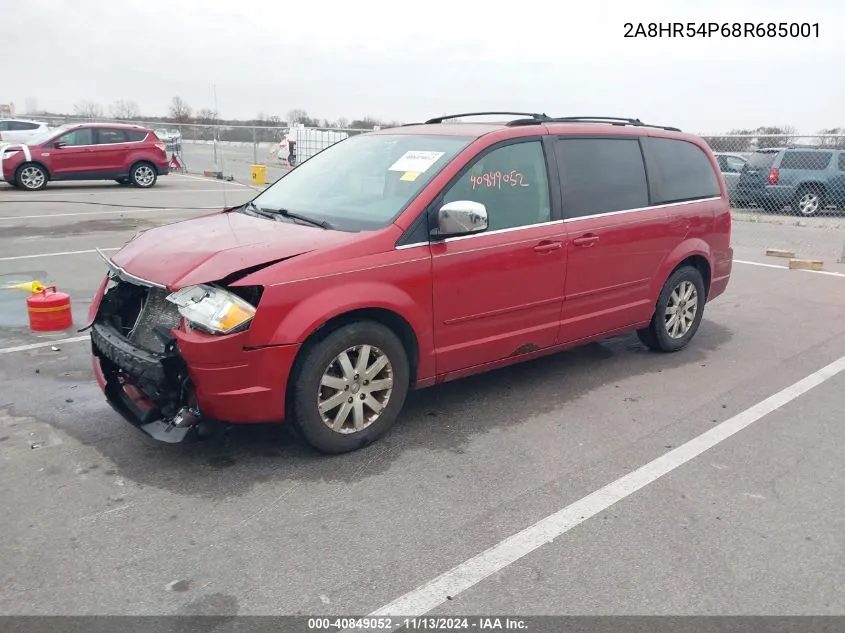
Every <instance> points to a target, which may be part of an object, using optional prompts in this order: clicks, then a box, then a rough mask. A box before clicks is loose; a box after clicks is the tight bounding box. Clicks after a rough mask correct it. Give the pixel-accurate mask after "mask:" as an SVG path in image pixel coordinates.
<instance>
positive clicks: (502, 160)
mask: <svg viewBox="0 0 845 633" xmlns="http://www.w3.org/2000/svg"><path fill="white" fill-rule="evenodd" d="M555 176H556V174H555ZM550 180H551V181H552V182H551V183H550ZM555 181H556V178H551V179H550V177H549V172H548V167H547V160H546V155H545V152H544V147H543V143H542V141H541V140H540V138H529V139H520V140H519V141H516V142H514V141H508V142H505V143H503V144H499V145H497V146H494V147H493V148H491V149H488V150H486V151H485V152H484V153H483V154H482V155H481V156H480V157H478V158H476V159H475V160H474V161H473V162H472V163H471V164H470V165H468V166H467V168H466V169H464V170H463V171H462V173H461V174H459V176H457V177H456V179H455V180H454V181H453V182H452V184H450V185H449V186H448V187H447V188H446V189H445V191H444V193H443V194H442V195H441V196H439V197H438V199H437V201H436V202H435V204H434V207H435V208H439V207H440V206H441V205H442V204H445V203H448V202H456V201H462V200H469V201H473V202H480V203H482V204H484V205H485V207H486V208H487V214H488V219H489V223H488V230H487V231H485V232H483V233H476V234H472V235H466V236H461V237H453V238H447V239H445V240H443V241H438V242H432V244H431V253H432V269H433V270H432V275H433V286H434V341H435V353H436V363H437V373H438V374H444V373H449V372H455V371H458V370H461V369H466V368H469V367H474V366H478V365H483V364H485V363H490V362H494V361H497V360H501V359H505V358H509V357H513V356H518V355H520V354H524V353H528V352H531V351H534V350H537V349H541V348H544V347H549V346H551V345H553V344H554V343H555V341H556V335H557V331H558V325H559V318H560V309H561V301H562V298H563V288H564V276H565V272H566V248H565V246H564V244H565V241H566V228H565V226H564V225H563V222H562V221H561V220H560V219H559V218H558V217H557V208H556V207H557V203H556V200H557V199H556V197H555V196H556V195H557V192H556V187H557V185H556V184H555ZM553 202H554V204H553ZM553 208H554V211H553Z"/></svg>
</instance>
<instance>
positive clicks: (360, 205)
mask: <svg viewBox="0 0 845 633" xmlns="http://www.w3.org/2000/svg"><path fill="white" fill-rule="evenodd" d="M472 140H473V139H472V138H465V137H458V136H433V135H432V136H428V135H425V136H424V135H419V134H373V135H360V136H353V137H351V138H348V139H346V140H343V141H340V142H338V143H335V144H334V145H331V146H330V147H328V148H326V149H324V150H323V151H321V152H319V153H318V154H316V155H315V156H314V157H313V158H311V159H309V160H307V161H305V162H303V163H302V164H301V165H300V166H299V167H297V168H296V169H294V170H292V171H290V172H288V173H287V174H286V175H285V176H283V177H282V178H281V179H280V180H278V181H277V182H276V183H275V184H274V185H272V186H271V187H269V188H268V189H267V190H265V191H264V192H263V193H261V194H260V195H259V196H258V197H257V198H255V200H254V201H253V202H254V203H255V204H256V206H258V207H261V208H263V209H268V210H279V209H286V210H288V211H291V212H293V213H298V214H300V215H307V216H309V217H311V218H315V219H319V220H324V221H327V222H328V223H329V224H330V225H331V226H332V227H333V228H336V229H339V230H342V231H361V230H373V229H379V228H382V227H385V226H387V225H388V224H390V223H391V222H392V221H393V220H394V219H395V218H396V216H397V215H399V213H401V212H402V211H403V210H404V208H405V207H406V206H407V205H408V203H410V202H411V201H412V200H413V199H414V198H415V197H416V195H417V194H418V193H419V192H420V191H421V190H422V188H423V187H424V186H425V185H426V184H428V183H429V182H430V181H431V179H432V178H434V176H435V175H437V173H438V172H439V171H440V170H441V169H442V168H443V167H444V166H445V165H447V164H448V163H449V161H450V160H452V159H453V158H454V157H455V156H456V155H457V154H458V152H460V151H461V150H462V149H463V148H464V147H466V146H467V145H469V143H470V142H471V141H472Z"/></svg>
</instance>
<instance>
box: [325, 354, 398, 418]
mask: <svg viewBox="0 0 845 633" xmlns="http://www.w3.org/2000/svg"><path fill="white" fill-rule="evenodd" d="M392 392H393V366H392V365H391V364H390V360H389V359H388V358H387V355H386V354H385V353H384V352H383V351H382V350H380V349H379V348H377V347H374V346H372V345H356V346H354V347H350V348H348V349H346V350H345V351H343V352H341V353H340V354H338V355H337V356H336V357H335V358H334V360H332V362H331V363H330V364H329V366H328V367H327V368H326V370H325V371H324V372H323V377H322V379H321V381H320V387H319V389H318V390H317V410H318V411H319V412H320V417H321V418H322V420H323V422H324V423H325V424H326V426H328V427H329V428H330V429H332V430H333V431H335V432H337V433H343V434H349V433H357V432H359V431H362V430H363V429H366V428H367V427H368V426H370V425H371V424H373V423H374V422H375V421H376V420H378V419H379V417H380V416H381V414H382V412H383V411H384V409H385V407H386V406H387V403H388V401H389V400H390V395H391V393H392Z"/></svg>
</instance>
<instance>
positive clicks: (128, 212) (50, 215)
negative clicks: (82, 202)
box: [0, 206, 222, 221]
mask: <svg viewBox="0 0 845 633" xmlns="http://www.w3.org/2000/svg"><path fill="white" fill-rule="evenodd" d="M221 208H222V206H216V207H191V208H190V209H178V208H177V209H174V208H172V207H171V208H163V209H118V210H112V211H79V212H77V213H45V214H43V215H7V216H3V217H0V221H2V220H40V219H44V218H66V217H71V216H77V215H119V214H123V215H131V214H134V213H164V212H174V213H175V212H182V211H213V210H215V209H217V210H220V209H221Z"/></svg>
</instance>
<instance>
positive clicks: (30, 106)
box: [24, 97, 38, 114]
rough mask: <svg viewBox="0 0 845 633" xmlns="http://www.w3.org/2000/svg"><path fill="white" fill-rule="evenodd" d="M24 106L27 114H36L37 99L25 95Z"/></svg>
mask: <svg viewBox="0 0 845 633" xmlns="http://www.w3.org/2000/svg"><path fill="white" fill-rule="evenodd" d="M24 108H25V110H26V113H27V114H38V99H36V98H35V97H27V98H26V101H24Z"/></svg>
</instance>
